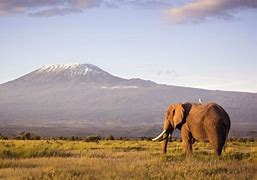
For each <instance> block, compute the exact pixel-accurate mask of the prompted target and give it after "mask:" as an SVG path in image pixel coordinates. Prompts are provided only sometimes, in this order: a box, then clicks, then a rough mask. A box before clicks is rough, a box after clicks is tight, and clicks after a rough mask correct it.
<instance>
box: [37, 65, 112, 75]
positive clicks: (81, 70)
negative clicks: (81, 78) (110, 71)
mask: <svg viewBox="0 0 257 180" xmlns="http://www.w3.org/2000/svg"><path fill="white" fill-rule="evenodd" d="M59 72H64V73H65V74H66V75H70V76H73V75H86V74H88V73H89V72H91V73H93V74H107V72H105V71H103V70H101V69H100V68H98V67H97V66H95V65H92V64H78V63H75V64H54V65H45V66H43V67H41V68H40V69H38V70H37V71H36V73H59Z"/></svg>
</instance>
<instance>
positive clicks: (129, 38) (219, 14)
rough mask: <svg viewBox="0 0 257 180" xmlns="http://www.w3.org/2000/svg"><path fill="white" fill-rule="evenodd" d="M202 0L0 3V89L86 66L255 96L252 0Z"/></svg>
mask: <svg viewBox="0 0 257 180" xmlns="http://www.w3.org/2000/svg"><path fill="white" fill-rule="evenodd" d="M209 1H210V0H197V1H195V0H194V1H191V0H183V1H178V0H176V1H171V0H165V1H159V0H144V1H142V0H140V1H128V0H123V1H115V0H95V1H94V0H62V1H57V0H54V1H44V3H40V2H37V1H35V2H27V1H26V0H23V1H20V2H17V1H15V0H13V1H8V0H3V1H1V3H0V24H1V25H0V27H1V28H0V37H1V42H0V48H1V52H0V59H1V61H0V62H1V66H0V84H2V83H5V82H8V81H11V80H14V79H16V78H18V77H21V76H23V75H25V74H27V73H29V72H31V71H33V70H35V69H38V68H40V67H42V66H43V65H46V64H67V63H72V62H76V63H77V62H78V63H82V64H83V63H84V62H87V63H90V64H93V65H96V66H98V67H100V68H101V69H103V70H105V71H107V72H109V73H111V74H113V75H115V76H118V77H122V78H127V79H128V78H140V79H146V80H151V81H154V82H156V83H159V84H167V85H174V86H182V87H192V88H200V89H208V90H225V91H241V92H251V93H257V79H256V77H257V72H256V67H257V61H256V59H257V46H256V43H257V22H256V18H257V2H255V1H243V2H241V1H233V0H229V1H226V2H225V1H222V0H217V1H215V3H207V2H209ZM72 64H73V63H72Z"/></svg>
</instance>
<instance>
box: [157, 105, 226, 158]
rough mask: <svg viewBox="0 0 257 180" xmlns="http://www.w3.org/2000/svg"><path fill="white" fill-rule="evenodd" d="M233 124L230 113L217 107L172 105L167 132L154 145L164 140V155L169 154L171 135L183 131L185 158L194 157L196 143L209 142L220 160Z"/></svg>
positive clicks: (165, 121) (168, 113)
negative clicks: (169, 138) (193, 146)
mask: <svg viewBox="0 0 257 180" xmlns="http://www.w3.org/2000/svg"><path fill="white" fill-rule="evenodd" d="M230 124H231V122H230V118H229V115H228V113H227V112H226V111H225V110H224V109H223V108H222V107H221V106H220V105H218V104H216V103H213V102H210V103H206V104H201V103H199V104H198V103H176V104H171V105H169V107H168V109H167V111H166V113H165V117H164V122H163V131H162V133H161V134H160V135H159V136H157V137H156V138H154V139H153V141H156V140H160V139H162V140H163V141H162V154H166V152H167V144H168V137H169V135H172V133H173V131H174V129H179V130H180V131H181V139H182V146H183V147H182V149H183V151H184V153H185V154H187V155H188V154H191V153H192V145H193V144H194V142H195V141H209V143H210V144H211V145H212V147H213V148H214V154H215V155H218V156H220V155H221V153H222V149H223V147H224V145H225V143H226V141H227V136H228V132H229V129H230Z"/></svg>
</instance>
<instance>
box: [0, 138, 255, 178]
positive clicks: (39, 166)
mask: <svg viewBox="0 0 257 180" xmlns="http://www.w3.org/2000/svg"><path fill="white" fill-rule="evenodd" d="M0 158H1V159H0V179H1V178H3V179H140V180H141V179H257V142H247V143H244V142H229V143H228V147H227V150H226V152H223V155H222V156H221V157H220V158H216V157H214V156H213V155H212V150H211V147H209V144H208V143H196V144H195V145H194V155H193V156H192V157H187V158H186V157H185V156H184V155H183V154H182V152H181V143H180V142H172V143H169V147H168V154H167V155H165V156H162V155H160V144H159V143H156V142H149V141H100V142H99V143H94V142H83V141H60V140H58V141H46V140H39V141H17V140H6V141H4V140H2V141H0Z"/></svg>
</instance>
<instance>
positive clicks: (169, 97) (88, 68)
mask: <svg viewBox="0 0 257 180" xmlns="http://www.w3.org/2000/svg"><path fill="white" fill-rule="evenodd" d="M199 97H200V98H201V99H202V100H203V101H204V102H208V101H215V102H217V103H219V104H221V105H222V106H224V108H225V109H226V110H227V111H228V113H229V114H230V117H231V119H232V125H233V124H236V123H256V122H257V107H256V105H255V104H256V102H257V95H256V94H254V93H243V92H225V91H210V90H202V89H195V88H185V87H176V86H168V85H160V84H156V83H154V82H151V81H145V80H141V79H123V78H119V77H116V76H113V75H111V74H109V73H107V72H105V71H103V70H102V69H100V68H98V67H96V66H94V65H89V64H82V65H81V64H71V65H52V66H44V67H42V68H40V69H38V70H35V71H33V72H31V73H29V74H27V75H25V76H23V77H21V78H18V79H16V80H14V81H11V82H8V83H5V84H2V85H0V123H1V124H2V129H1V127H0V131H1V130H2V131H8V133H10V132H14V130H17V129H18V130H20V129H22V128H23V129H24V128H39V129H40V128H45V129H44V131H42V134H44V133H50V131H51V129H55V130H53V131H54V132H52V134H56V135H58V134H60V133H61V134H67V132H70V131H71V130H72V129H74V131H72V133H77V134H80V133H92V132H96V133H100V134H101V133H113V134H115V133H116V134H118V135H123V136H126V135H129V136H144V135H154V134H155V133H157V131H159V129H161V126H160V124H161V123H162V119H163V114H164V112H165V110H166V107H167V106H168V105H169V104H170V103H174V102H187V101H191V102H196V101H197V99H198V98H199ZM61 127H62V128H61ZM56 129H57V130H56ZM58 129H59V130H60V132H59V131H58ZM63 131H66V132H63ZM72 133H71V132H70V134H72ZM68 134H69V133H68Z"/></svg>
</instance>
